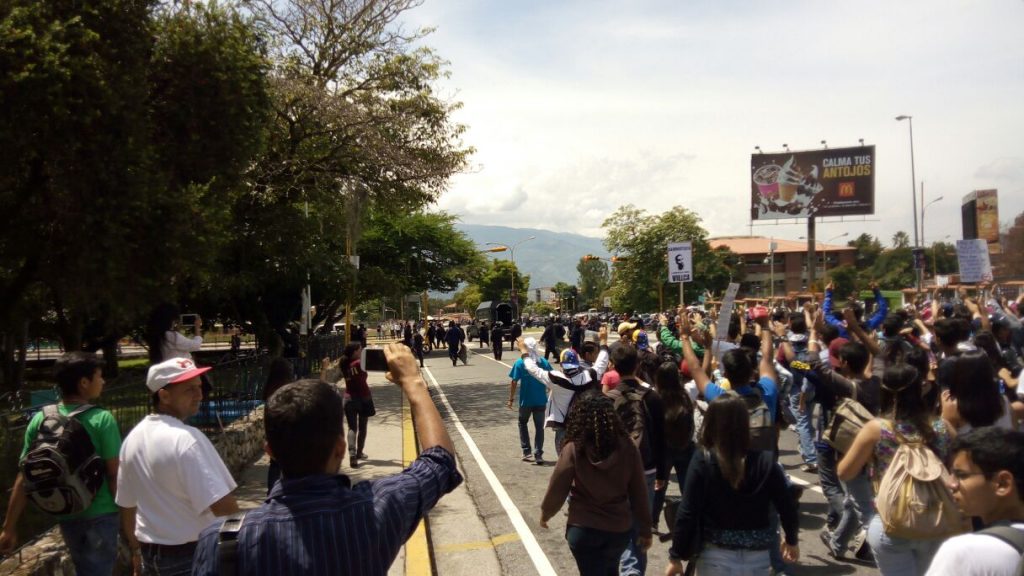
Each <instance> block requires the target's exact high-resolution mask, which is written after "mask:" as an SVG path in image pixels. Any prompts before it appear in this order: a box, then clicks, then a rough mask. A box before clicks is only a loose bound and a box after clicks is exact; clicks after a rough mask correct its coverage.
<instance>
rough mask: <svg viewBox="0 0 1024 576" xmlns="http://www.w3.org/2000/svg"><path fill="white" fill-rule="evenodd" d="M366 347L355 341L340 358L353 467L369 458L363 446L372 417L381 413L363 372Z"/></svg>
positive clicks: (350, 457)
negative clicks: (374, 402) (363, 357)
mask: <svg viewBox="0 0 1024 576" xmlns="http://www.w3.org/2000/svg"><path fill="white" fill-rule="evenodd" d="M362 349H363V347H362V345H361V344H360V343H359V342H351V343H350V344H349V345H348V346H345V349H344V350H342V352H341V356H340V357H339V358H338V366H339V368H340V369H341V376H342V378H344V379H345V422H346V424H347V425H348V464H349V466H351V467H352V468H358V467H359V460H363V459H365V458H366V454H365V453H364V452H363V447H365V446H366V432H367V424H369V420H370V416H373V415H375V414H376V413H377V410H376V409H375V408H374V406H373V396H372V395H371V394H370V386H369V385H368V384H367V383H366V379H367V376H368V374H367V373H366V371H365V370H363V366H362V363H361V361H360V358H359V357H360V352H361V351H362Z"/></svg>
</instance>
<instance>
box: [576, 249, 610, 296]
mask: <svg viewBox="0 0 1024 576" xmlns="http://www.w3.org/2000/svg"><path fill="white" fill-rule="evenodd" d="M576 272H577V273H578V274H579V281H578V284H579V288H580V290H579V304H580V305H581V306H586V307H588V308H589V307H596V306H599V305H600V304H601V302H600V297H601V293H602V292H604V291H605V290H607V289H608V286H609V285H610V284H611V274H610V272H609V271H608V265H607V264H605V262H604V261H603V260H583V259H580V261H579V263H578V264H576Z"/></svg>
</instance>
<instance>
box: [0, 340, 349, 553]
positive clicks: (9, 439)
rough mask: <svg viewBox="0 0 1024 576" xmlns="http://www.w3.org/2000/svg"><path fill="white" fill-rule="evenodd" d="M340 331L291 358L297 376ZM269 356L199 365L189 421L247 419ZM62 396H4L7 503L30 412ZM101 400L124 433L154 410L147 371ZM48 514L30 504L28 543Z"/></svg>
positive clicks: (203, 424) (0, 404) (2, 471)
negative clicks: (201, 375) (201, 383)
mask: <svg viewBox="0 0 1024 576" xmlns="http://www.w3.org/2000/svg"><path fill="white" fill-rule="evenodd" d="M343 346H344V344H343V342H342V337H341V336H322V337H316V338H313V339H311V340H310V341H309V347H308V348H309V352H308V353H307V354H306V355H305V356H303V357H300V358H289V360H290V361H291V362H292V364H293V365H294V366H295V373H296V374H295V375H296V377H298V378H303V377H306V376H310V375H311V376H313V377H316V376H318V375H319V371H320V362H321V359H322V358H324V357H331V358H335V357H337V356H338V355H339V354H340V353H341V350H342V348H343ZM269 362H270V359H269V357H268V356H267V355H266V354H262V353H258V352H256V351H251V352H249V351H242V352H241V353H229V354H225V355H222V356H220V357H219V358H217V359H215V360H214V361H210V362H204V361H203V360H202V359H199V364H200V365H207V366H213V370H210V371H209V372H207V374H208V375H209V382H210V384H211V385H212V389H211V390H210V391H209V393H208V394H207V395H206V397H205V399H204V401H203V403H202V405H201V406H200V411H199V414H197V415H196V416H194V417H193V418H192V419H190V421H189V423H190V424H192V425H194V426H196V427H198V428H200V429H202V430H203V431H204V432H205V433H206V434H207V435H210V436H212V435H216V434H217V433H219V432H220V431H221V430H223V428H224V427H225V426H227V425H228V424H230V423H231V422H233V421H235V420H239V419H243V420H244V419H248V418H249V415H250V413H251V412H252V410H253V409H255V408H257V407H258V406H260V405H261V404H262V397H263V383H264V382H265V381H266V369H267V366H268V365H269ZM58 399H59V392H58V390H57V388H56V387H52V388H45V389H36V390H31V391H19V392H18V393H14V394H8V395H5V396H3V397H0V486H3V487H4V490H3V502H2V503H0V506H4V509H6V503H7V498H8V497H9V494H10V489H11V487H12V486H13V485H14V480H15V478H16V476H17V474H18V460H19V459H20V458H21V451H22V449H23V447H24V441H25V431H26V428H27V427H28V423H29V421H30V420H31V419H32V416H33V415H34V414H35V413H36V412H37V411H38V410H39V409H40V408H41V407H42V406H44V405H46V404H52V403H53V402H56V401H57V400H58ZM98 404H99V405H100V406H102V407H103V408H105V409H107V410H109V411H110V413H111V414H113V416H114V419H115V420H116V421H117V424H118V427H119V428H120V429H121V437H122V438H124V437H125V436H126V435H127V434H128V432H129V431H130V430H131V429H132V428H133V427H134V426H135V424H137V423H138V422H139V421H140V420H142V419H143V418H145V417H146V415H147V414H149V413H150V412H151V411H152V393H151V392H150V391H149V389H148V388H146V371H145V370H131V369H129V370H125V371H123V372H122V374H121V375H120V376H118V377H117V378H114V379H111V380H110V381H108V382H107V384H106V386H104V389H103V395H102V397H101V398H100V400H99V402H98ZM55 523H56V522H55V520H54V518H53V517H52V516H49V515H47V514H45V513H43V512H41V511H39V510H37V509H36V508H35V507H34V506H26V508H25V512H24V514H23V515H22V519H21V521H20V522H19V526H18V533H19V534H20V535H21V536H22V539H21V541H22V542H25V543H28V542H30V541H31V539H32V538H34V537H36V536H38V535H40V534H42V533H43V532H45V531H46V530H48V529H49V528H50V527H52V526H53V525H54V524H55Z"/></svg>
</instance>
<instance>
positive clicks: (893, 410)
mask: <svg viewBox="0 0 1024 576" xmlns="http://www.w3.org/2000/svg"><path fill="white" fill-rule="evenodd" d="M924 378H925V376H924V375H922V374H921V373H920V372H918V369H917V368H915V367H914V366H911V365H910V364H905V363H900V364H896V365H893V366H890V367H888V368H886V370H885V374H884V375H883V377H882V388H881V411H880V416H879V417H878V418H876V419H874V420H872V421H870V422H868V423H867V424H865V425H864V427H863V428H861V430H860V432H859V433H858V434H857V437H856V438H855V439H854V441H853V445H852V446H851V447H850V451H849V452H847V453H846V456H844V457H843V459H842V460H841V461H840V462H839V479H840V480H843V481H848V480H851V479H853V478H854V477H856V476H857V475H858V474H860V472H861V470H863V469H864V467H865V466H868V465H869V464H870V465H872V467H873V471H872V479H873V480H874V489H875V496H876V497H877V495H878V483H879V482H881V479H882V477H883V476H884V475H885V472H886V470H888V468H889V465H890V464H891V463H892V459H893V456H895V455H896V450H897V449H898V448H899V445H900V440H899V438H904V439H906V440H907V441H910V442H923V443H924V444H925V445H926V446H928V448H930V449H931V450H932V451H933V452H934V453H935V455H936V456H938V457H939V459H941V460H945V459H946V457H947V455H948V452H949V443H950V442H951V441H952V439H953V435H954V433H953V431H952V428H951V426H950V425H949V424H948V423H947V422H946V421H945V420H943V419H942V418H939V417H936V415H935V409H934V406H931V405H929V404H928V402H927V401H926V400H925V395H924V393H923V390H922V382H923V381H924ZM868 543H869V544H870V545H871V551H872V552H873V553H874V555H875V562H876V563H877V564H878V570H879V572H881V573H882V574H883V576H917V575H919V574H924V571H925V570H926V569H927V568H928V565H929V564H930V563H931V560H932V556H934V555H935V552H936V551H937V550H938V548H939V545H940V544H941V543H942V542H941V541H934V540H911V539H909V538H900V537H897V536H890V535H889V534H886V533H885V528H884V527H883V525H882V519H881V518H880V517H879V516H878V515H877V514H875V515H874V516H873V517H872V518H871V521H870V523H869V526H868Z"/></svg>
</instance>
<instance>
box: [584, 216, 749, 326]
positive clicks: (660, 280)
mask: <svg viewBox="0 0 1024 576" xmlns="http://www.w3.org/2000/svg"><path fill="white" fill-rule="evenodd" d="M602 227H603V228H604V229H605V230H606V236H605V240H604V244H605V247H606V248H607V249H608V251H609V252H611V253H613V254H617V255H618V256H620V257H624V260H623V261H622V262H618V263H616V264H613V266H614V268H613V273H612V278H613V282H612V294H613V304H614V307H615V309H616V310H655V309H657V308H658V305H659V299H658V295H659V288H660V289H662V290H664V293H665V295H666V299H665V301H666V306H667V305H668V304H670V303H671V302H673V301H674V300H675V298H673V297H672V296H670V295H671V294H675V293H677V291H678V288H677V285H676V284H669V283H668V282H667V279H668V268H667V266H668V263H667V261H666V260H665V258H666V250H667V248H668V244H669V242H680V241H684V240H690V241H692V242H693V268H694V281H693V282H688V283H687V284H686V285H685V291H686V292H685V298H686V300H687V301H688V302H690V301H694V300H696V298H697V295H698V294H702V293H703V292H704V291H705V290H711V291H712V292H720V291H722V290H724V289H725V287H726V286H727V285H728V283H729V279H730V277H732V279H733V280H739V279H741V278H742V273H741V272H740V271H739V270H738V269H737V267H736V266H732V267H730V266H728V265H727V262H730V258H732V260H731V262H737V260H736V259H735V255H732V254H731V253H730V252H728V251H713V250H711V246H710V245H709V244H708V241H707V237H708V233H707V230H705V229H704V228H703V226H701V222H700V217H699V216H697V214H696V213H694V212H691V211H690V210H688V209H686V208H683V207H682V206H676V207H674V208H672V209H671V210H669V211H667V212H663V213H661V214H656V215H652V214H647V212H646V211H645V210H642V209H640V208H637V207H635V206H633V205H632V204H628V205H625V206H621V207H619V209H618V210H616V211H615V212H614V213H613V214H612V215H611V216H609V217H608V218H607V219H606V220H605V221H604V223H603V224H602Z"/></svg>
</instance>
